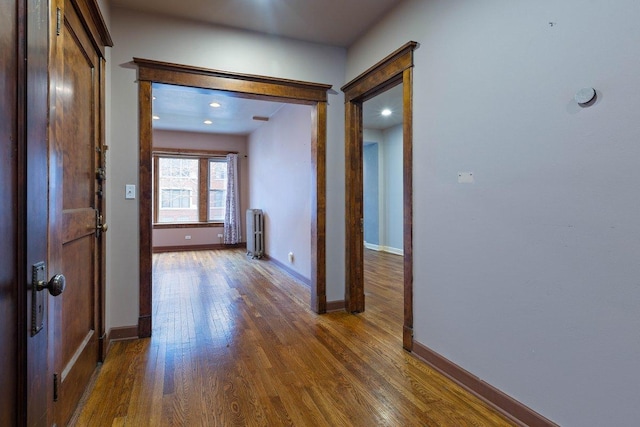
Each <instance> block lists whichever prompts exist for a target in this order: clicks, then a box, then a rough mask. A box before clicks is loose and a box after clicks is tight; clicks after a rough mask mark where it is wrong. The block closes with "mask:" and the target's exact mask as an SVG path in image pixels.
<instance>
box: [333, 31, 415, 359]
mask: <svg viewBox="0 0 640 427" xmlns="http://www.w3.org/2000/svg"><path fill="white" fill-rule="evenodd" d="M417 47H418V43H416V42H409V43H407V44H405V45H404V46H402V47H401V48H400V49H398V50H396V51H395V52H393V53H392V54H391V55H389V56H387V57H386V58H384V59H383V60H382V61H380V62H379V63H377V64H376V65H374V66H373V67H371V68H370V69H368V70H367V71H365V72H364V73H363V74H361V75H360V76H358V77H356V78H355V79H354V80H352V81H351V82H349V83H347V84H346V85H345V86H343V87H342V91H343V92H344V94H345V126H346V132H345V134H346V137H345V165H346V167H345V172H346V174H345V182H346V183H347V185H346V191H345V195H346V206H345V208H346V224H345V225H346V227H345V228H346V233H345V234H346V235H345V237H346V238H345V245H346V247H345V253H346V256H345V264H346V265H345V267H346V268H345V270H346V277H345V309H346V310H347V311H348V312H352V313H357V312H362V311H364V310H365V294H364V227H363V222H364V206H363V205H364V203H363V199H364V197H363V192H364V190H363V152H364V149H363V130H364V127H363V104H364V102H365V101H367V100H370V99H372V98H374V97H375V96H376V95H379V94H381V93H383V92H385V91H387V90H389V89H391V88H394V87H396V86H398V85H400V84H402V110H403V113H402V164H403V166H402V169H403V172H402V173H403V177H402V183H403V184H402V206H403V213H402V230H403V232H402V245H403V247H402V250H403V254H404V262H403V271H404V279H403V282H404V283H403V288H404V290H403V294H404V295H403V299H404V310H403V311H404V313H403V317H404V319H403V332H402V343H403V347H404V348H405V349H406V350H408V351H411V350H412V349H413V232H412V229H413V226H412V225H413V199H412V197H413V182H412V178H413V159H412V154H413V122H412V119H413V52H414V50H415V49H416V48H417Z"/></svg>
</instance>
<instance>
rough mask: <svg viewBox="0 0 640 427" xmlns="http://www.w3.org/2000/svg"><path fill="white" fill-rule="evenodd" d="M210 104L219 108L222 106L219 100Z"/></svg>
mask: <svg viewBox="0 0 640 427" xmlns="http://www.w3.org/2000/svg"><path fill="white" fill-rule="evenodd" d="M209 106H210V107H213V108H218V107H220V103H218V102H212V103H211V104H209Z"/></svg>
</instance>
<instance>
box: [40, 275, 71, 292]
mask: <svg viewBox="0 0 640 427" xmlns="http://www.w3.org/2000/svg"><path fill="white" fill-rule="evenodd" d="M66 285H67V279H66V278H65V277H64V275H62V274H56V275H54V276H53V277H52V278H51V280H49V282H48V283H47V282H45V281H44V280H41V281H39V282H37V283H36V290H38V291H42V290H44V289H47V290H48V291H49V293H50V294H51V295H52V296H54V297H57V296H58V295H60V294H61V293H62V292H63V291H64V288H65V286H66Z"/></svg>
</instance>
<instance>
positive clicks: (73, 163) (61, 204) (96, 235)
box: [49, 0, 103, 425]
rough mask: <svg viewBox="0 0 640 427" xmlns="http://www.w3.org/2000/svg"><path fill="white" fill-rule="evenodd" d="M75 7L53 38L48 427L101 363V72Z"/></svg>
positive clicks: (65, 1) (63, 12)
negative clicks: (58, 275) (61, 284)
mask: <svg viewBox="0 0 640 427" xmlns="http://www.w3.org/2000/svg"><path fill="white" fill-rule="evenodd" d="M76 4H77V3H76V2H75V1H70V0H60V1H59V2H58V3H57V5H56V6H57V8H58V9H59V12H58V11H56V12H55V13H56V15H57V16H56V21H59V22H60V23H61V24H60V28H57V29H56V34H55V35H54V36H53V40H52V43H53V52H52V81H53V82H54V83H53V84H52V86H51V87H52V90H53V91H54V93H53V96H52V98H53V102H54V106H55V109H54V110H52V111H55V114H52V117H54V122H53V124H54V127H53V131H54V133H53V136H54V137H53V138H52V152H51V159H50V160H51V163H50V168H51V169H50V197H51V199H52V201H51V205H50V209H51V212H50V218H51V219H52V220H51V223H50V235H49V238H50V249H49V250H50V254H49V255H50V260H51V261H52V262H51V264H52V265H55V266H56V268H58V269H59V271H61V272H62V273H63V274H64V275H65V277H66V289H65V291H64V293H63V294H62V295H60V296H59V297H57V298H55V299H52V300H53V303H52V304H51V314H52V319H51V325H53V326H52V328H50V329H52V331H50V348H51V351H52V359H53V375H54V378H55V379H54V382H55V387H54V395H53V401H54V404H53V409H54V410H53V422H54V423H57V424H58V425H65V424H66V423H67V422H68V420H69V418H70V417H71V415H72V414H73V411H74V409H75V407H76V405H77V404H78V401H79V400H80V397H81V396H82V393H83V392H84V390H85V388H86V386H87V385H88V383H89V379H90V377H91V375H92V373H93V371H94V370H95V368H96V365H97V363H98V361H99V358H100V348H99V345H100V343H99V340H100V335H101V331H100V329H101V327H100V324H101V316H102V313H101V295H100V292H101V289H102V283H101V272H100V271H101V268H100V266H101V260H102V250H101V249H102V246H103V245H102V242H101V239H102V237H101V235H102V233H101V230H100V227H99V222H100V219H99V218H101V216H102V215H103V213H102V212H101V207H102V203H103V200H102V194H103V193H102V188H101V184H102V179H103V172H102V171H103V170H102V169H101V168H102V166H103V165H102V162H103V160H102V153H103V145H102V130H101V129H102V118H101V108H100V106H101V103H102V101H103V100H102V93H101V79H102V72H103V71H102V67H101V57H100V55H99V50H97V49H96V48H95V45H94V44H93V40H92V38H91V34H90V33H89V32H87V30H86V27H85V25H84V23H85V21H84V19H83V17H82V15H81V12H82V10H80V9H76V7H75V6H76Z"/></svg>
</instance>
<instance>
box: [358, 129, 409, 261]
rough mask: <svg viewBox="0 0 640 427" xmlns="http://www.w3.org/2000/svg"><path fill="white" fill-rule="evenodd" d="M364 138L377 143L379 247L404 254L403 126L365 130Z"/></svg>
mask: <svg viewBox="0 0 640 427" xmlns="http://www.w3.org/2000/svg"><path fill="white" fill-rule="evenodd" d="M363 141H366V142H377V143H378V147H380V148H379V156H378V170H379V171H380V172H379V175H378V177H379V182H378V189H379V194H378V201H379V214H380V217H379V225H380V230H379V244H378V246H379V248H380V250H383V251H388V252H391V253H395V254H399V255H402V253H403V248H404V245H403V237H402V236H403V212H404V210H403V191H402V180H403V175H402V125H397V126H393V127H391V128H388V129H385V130H377V129H364V130H363Z"/></svg>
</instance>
